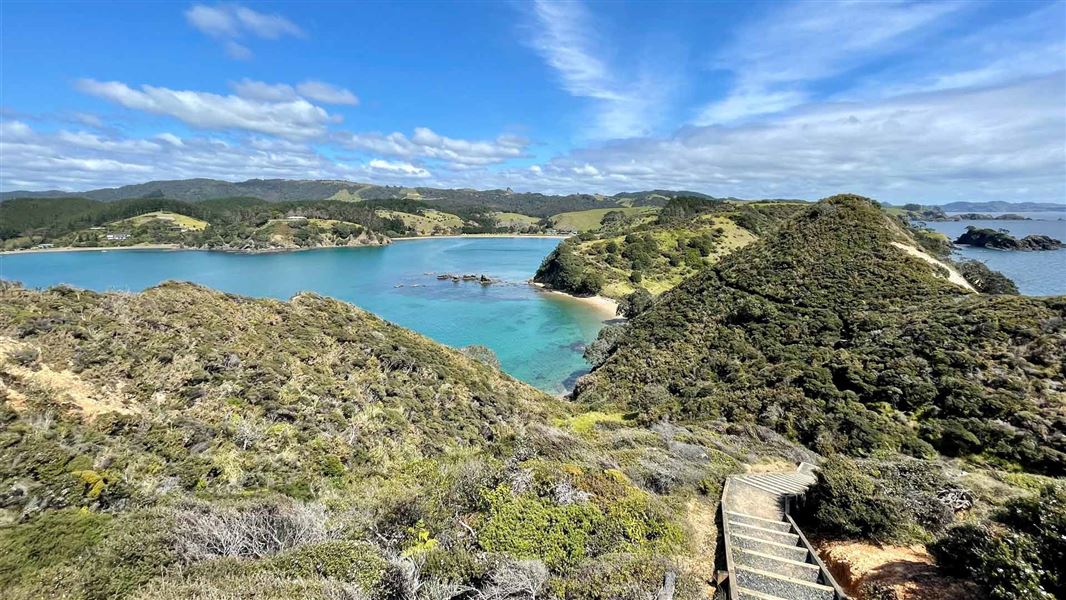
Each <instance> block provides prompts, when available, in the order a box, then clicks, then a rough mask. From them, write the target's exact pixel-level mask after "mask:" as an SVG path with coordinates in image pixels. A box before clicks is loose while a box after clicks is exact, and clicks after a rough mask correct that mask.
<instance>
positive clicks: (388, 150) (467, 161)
mask: <svg viewBox="0 0 1066 600" xmlns="http://www.w3.org/2000/svg"><path fill="white" fill-rule="evenodd" d="M337 139H338V140H339V141H340V142H341V143H342V144H344V145H346V146H348V147H349V148H355V149H360V150H366V151H370V152H374V153H376V154H384V155H387V156H397V157H403V158H428V159H434V160H441V161H444V162H447V163H451V164H452V165H454V166H459V167H469V166H480V165H491V164H498V163H502V162H505V161H507V160H511V159H514V158H521V157H522V156H523V155H524V154H525V149H526V147H527V146H528V145H529V141H528V140H526V139H524V138H520V137H516V136H511V135H501V136H499V137H497V138H496V139H494V140H464V139H457V138H450V137H446V136H443V135H440V134H438V133H436V132H434V131H433V130H431V129H429V128H426V127H416V128H415V130H414V133H413V134H412V135H411V136H410V137H408V136H406V135H404V134H402V133H399V132H395V133H390V134H387V135H386V134H380V133H342V134H338V135H337Z"/></svg>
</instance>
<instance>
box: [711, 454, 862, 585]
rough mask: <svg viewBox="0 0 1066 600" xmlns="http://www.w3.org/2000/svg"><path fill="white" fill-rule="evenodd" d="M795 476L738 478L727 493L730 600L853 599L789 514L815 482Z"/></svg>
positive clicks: (806, 468)
mask: <svg viewBox="0 0 1066 600" xmlns="http://www.w3.org/2000/svg"><path fill="white" fill-rule="evenodd" d="M814 470H815V467H814V465H811V464H808V463H802V464H800V466H799V468H798V469H797V470H796V471H795V472H794V473H762V474H748V475H734V476H731V477H729V478H727V479H726V483H725V487H724V488H723V491H722V534H723V538H724V541H725V553H726V570H727V575H726V579H725V581H726V587H727V589H728V599H729V600H844V599H846V598H847V596H846V595H845V594H844V592H843V591H842V590H841V589H840V586H838V585H837V583H836V581H834V580H833V576H832V575H831V574H830V573H829V570H828V569H826V567H825V564H823V563H822V561H821V559H820V558H818V554H817V553H816V552H815V551H814V549H813V548H811V545H810V544H809V543H808V542H807V538H806V537H804V535H803V532H801V531H800V529H799V527H797V526H796V522H795V521H793V520H792V517H791V516H790V515H789V514H788V511H789V509H790V508H791V506H792V504H793V503H794V501H795V500H796V499H797V498H798V497H800V496H802V495H803V494H804V493H805V492H806V491H807V488H808V487H810V485H811V484H813V483H814V481H815V477H814V474H813V473H814Z"/></svg>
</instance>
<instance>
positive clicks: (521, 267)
mask: <svg viewBox="0 0 1066 600" xmlns="http://www.w3.org/2000/svg"><path fill="white" fill-rule="evenodd" d="M557 243H558V240H553V239H537V238H466V239H432V240H409V241H401V242H396V243H394V244H392V245H390V246H385V247H375V248H330V249H320V250H308V251H302V252H284V253H276V254H227V253H221V252H200V251H152V250H121V251H114V250H112V251H103V252H56V253H39V254H21V255H0V278H3V279H8V280H14V281H21V282H22V283H23V284H24V285H26V286H28V287H45V286H52V285H55V284H59V283H67V284H70V285H74V286H77V287H82V288H88V289H93V290H101V291H103V290H129V291H138V290H142V289H144V288H147V287H151V286H153V285H156V284H158V283H160V282H162V281H166V280H169V279H173V280H182V281H193V282H196V283H200V284H203V285H206V286H209V287H212V288H215V289H220V290H224V291H227V292H233V293H238V294H245V295H249V296H258V297H272V298H280V299H287V298H290V297H292V296H293V295H294V294H295V293H297V292H300V291H304V290H310V291H314V292H318V293H320V294H323V295H327V296H332V297H334V298H339V299H341V300H345V301H347V302H351V303H352V304H355V305H357V306H359V307H361V308H364V309H366V310H369V311H371V312H373V313H376V314H378V315H380V316H381V317H383V318H385V319H387V320H389V321H392V322H394V323H396V324H398V325H402V326H404V327H407V328H410V329H413V330H415V331H418V332H419V333H422V334H424V335H426V336H428V337H430V338H433V339H435V340H437V341H439V342H442V343H444V344H448V345H449V346H454V347H462V346H466V345H469V344H483V345H485V346H488V347H489V348H491V349H492V350H493V351H494V352H495V353H496V356H497V357H498V358H499V359H500V364H501V366H502V367H503V369H504V370H505V371H506V372H508V373H510V374H511V375H513V376H514V377H516V378H518V379H521V380H523V381H526V382H528V383H530V384H532V385H535V386H537V387H539V388H541V389H543V390H545V391H548V392H551V393H557V392H562V391H564V390H565V389H566V388H567V387H569V386H572V383H573V379H575V378H576V377H577V376H578V375H580V374H581V373H583V372H585V371H587V369H588V365H587V364H586V363H585V361H584V359H583V358H582V357H581V352H582V348H583V345H584V344H586V343H588V342H591V341H592V340H594V339H595V338H596V334H597V333H598V332H599V330H600V328H601V327H602V326H603V320H604V318H605V317H609V315H604V313H603V312H601V311H598V310H595V309H593V308H591V307H589V306H588V305H586V304H584V303H582V302H580V301H577V300H573V299H571V298H568V297H565V296H561V295H559V294H549V293H545V292H542V291H539V290H537V289H536V288H534V287H531V286H530V285H528V284H527V283H526V281H527V280H528V279H529V278H530V277H532V276H533V273H534V272H535V271H536V270H537V267H538V266H539V265H540V262H541V260H542V259H543V258H544V257H545V256H546V255H547V254H548V253H549V252H551V250H552V249H553V248H554V247H555V245H556V244H557ZM431 273H478V274H480V273H484V274H486V275H488V276H490V277H492V278H493V279H500V280H502V283H499V284H494V285H490V286H482V285H480V284H479V283H477V282H462V283H453V282H451V281H438V280H437V279H436V277H434V276H433V275H432V274H431Z"/></svg>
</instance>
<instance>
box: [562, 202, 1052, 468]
mask: <svg viewBox="0 0 1066 600" xmlns="http://www.w3.org/2000/svg"><path fill="white" fill-rule="evenodd" d="M893 242H895V243H898V244H901V245H903V246H908V245H909V246H914V245H915V244H916V242H915V241H914V240H913V239H912V238H911V237H910V235H909V234H908V233H907V232H906V231H905V230H904V229H902V228H901V227H899V226H898V225H897V224H896V223H894V222H893V221H892V220H891V219H889V218H886V216H885V215H884V214H883V213H882V212H881V211H880V210H879V209H878V208H877V207H876V206H875V205H874V204H873V203H871V202H870V201H868V200H866V199H863V198H859V197H854V196H839V197H834V198H830V199H827V200H824V201H822V202H821V203H819V204H817V205H815V206H812V207H810V208H808V209H806V210H804V211H803V212H801V213H800V214H798V215H796V216H795V217H793V218H791V219H789V220H787V221H786V222H784V223H783V224H782V225H781V226H780V227H779V228H778V229H777V230H776V232H774V233H773V234H772V235H768V236H766V237H764V238H763V239H762V240H761V241H759V242H756V243H754V244H751V245H749V246H747V247H745V248H743V249H741V250H738V251H736V252H734V253H732V254H730V255H729V256H727V257H726V258H724V259H722V260H721V261H719V262H718V263H717V264H716V265H714V266H712V267H710V268H708V269H705V270H703V271H701V272H700V273H698V274H697V275H696V276H694V277H692V278H690V279H688V280H686V281H685V282H684V283H682V284H681V285H680V286H678V287H677V288H676V289H674V290H672V291H671V292H669V293H667V294H666V296H665V297H664V298H662V299H661V300H660V301H658V302H656V303H655V305H654V306H652V307H651V308H650V309H648V310H647V311H645V312H644V313H642V314H640V315H639V316H638V317H637V318H635V319H633V320H632V322H631V323H630V324H629V325H628V326H627V327H626V330H625V333H624V335H622V336H620V338H619V339H618V340H617V341H616V342H615V343H614V344H613V351H612V352H611V353H610V354H609V357H608V358H606V359H605V361H604V362H603V363H602V364H601V365H600V366H599V367H598V368H597V369H595V370H594V371H593V372H592V374H590V375H589V376H588V377H587V378H585V379H584V380H583V381H582V382H581V383H580V384H579V386H578V389H577V390H576V396H577V400H578V401H579V402H582V403H583V404H584V405H586V406H590V407H593V408H597V409H600V410H604V409H605V408H607V409H610V410H619V409H621V410H624V411H629V412H632V413H635V414H636V415H644V416H645V418H648V417H649V416H651V417H653V418H655V419H658V418H669V419H671V420H680V421H685V422H691V421H693V420H703V419H708V418H725V419H727V420H729V421H732V422H749V423H760V424H763V425H767V426H770V427H773V428H775V429H776V430H778V431H780V432H782V433H784V434H785V435H787V436H789V437H790V438H791V439H794V440H796V441H798V442H800V443H803V444H804V445H806V446H808V447H811V448H812V449H814V450H816V451H818V452H820V453H824V454H833V453H837V452H843V453H848V454H852V455H857V456H864V455H871V454H875V453H880V452H903V453H905V454H910V455H914V456H918V457H928V456H932V455H934V454H935V453H937V452H939V453H941V454H944V455H948V456H959V457H969V458H970V459H972V460H974V461H979V462H984V463H988V464H995V465H1000V466H1003V467H1005V468H1019V467H1020V468H1025V469H1028V470H1033V471H1037V472H1045V473H1053V474H1061V473H1063V472H1064V470H1066V442H1064V440H1063V438H1062V437H1061V436H1059V435H1056V434H1053V433H1052V432H1054V431H1062V430H1063V428H1064V423H1063V420H1062V415H1061V410H1060V409H1061V403H1062V396H1061V392H1060V391H1057V390H1058V388H1059V387H1060V386H1062V385H1063V384H1064V382H1066V373H1064V371H1063V364H1064V363H1063V358H1064V357H1063V354H1062V351H1063V350H1062V349H1063V347H1064V346H1063V340H1064V337H1066V330H1064V323H1066V320H1064V316H1066V299H1063V298H1051V299H1038V298H1024V297H1018V296H983V295H979V294H973V293H970V292H967V291H966V290H964V289H963V288H961V287H959V286H956V285H955V284H952V283H950V282H948V281H947V279H945V276H944V274H943V273H941V272H940V271H939V270H938V269H936V268H935V267H934V266H931V265H929V264H928V263H926V262H924V261H922V260H919V259H916V258H912V257H910V256H908V254H907V253H905V252H904V251H903V250H901V249H899V248H898V247H895V246H893ZM649 386H665V391H666V393H658V394H649V393H647V389H648V387H649Z"/></svg>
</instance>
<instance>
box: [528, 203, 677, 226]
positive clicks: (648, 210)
mask: <svg viewBox="0 0 1066 600" xmlns="http://www.w3.org/2000/svg"><path fill="white" fill-rule="evenodd" d="M609 212H620V213H622V214H624V215H626V216H627V217H630V218H634V219H639V218H640V217H641V216H648V217H651V216H653V215H654V214H655V213H656V212H657V209H656V207H651V206H641V207H629V208H626V207H622V208H619V207H614V208H595V209H592V210H580V211H574V212H565V213H559V214H557V215H552V216H551V217H550V218H549V219H548V221H549V222H550V223H551V226H552V227H554V228H555V229H559V230H563V231H577V232H585V231H593V230H598V229H599V228H600V224H601V221H603V217H604V215H606V214H607V213H609Z"/></svg>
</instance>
